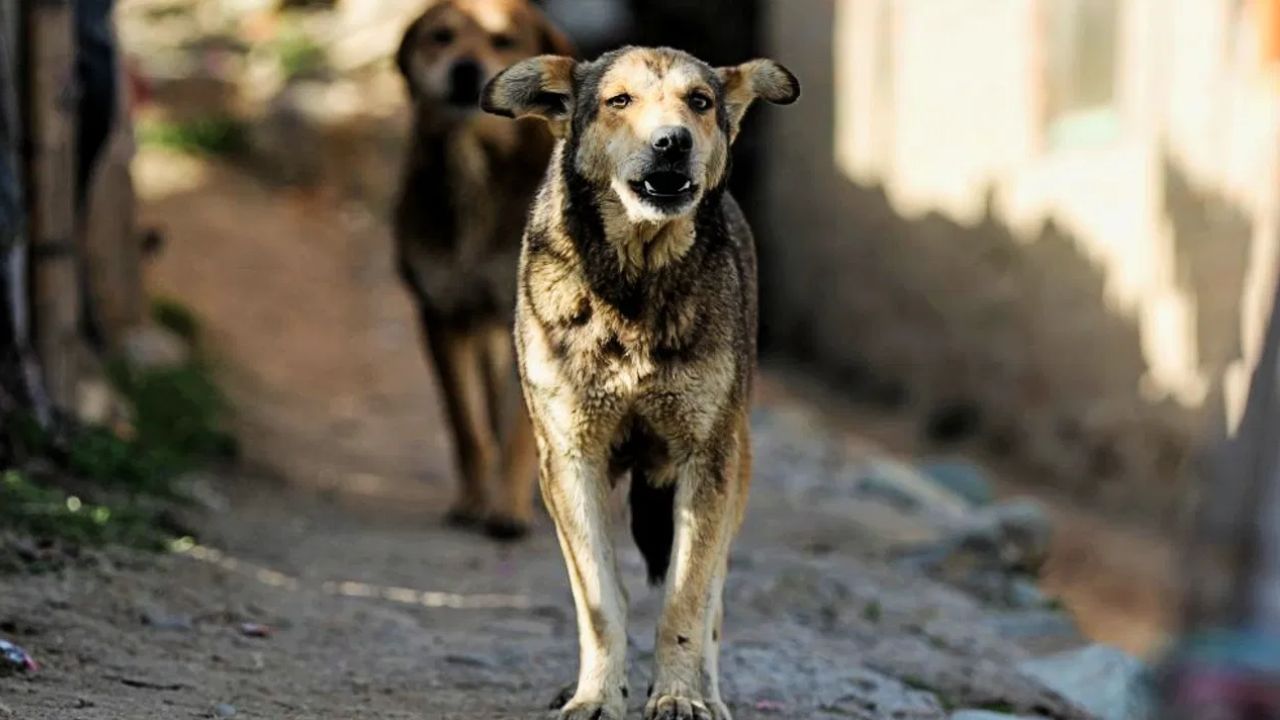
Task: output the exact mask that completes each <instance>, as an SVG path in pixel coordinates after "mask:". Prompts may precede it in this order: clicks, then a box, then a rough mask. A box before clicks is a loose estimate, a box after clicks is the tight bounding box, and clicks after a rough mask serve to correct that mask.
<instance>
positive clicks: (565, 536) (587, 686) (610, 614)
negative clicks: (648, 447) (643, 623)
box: [541, 447, 627, 720]
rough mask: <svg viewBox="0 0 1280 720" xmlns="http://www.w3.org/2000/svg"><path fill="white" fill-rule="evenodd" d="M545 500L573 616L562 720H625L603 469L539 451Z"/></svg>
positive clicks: (623, 603) (619, 598) (620, 600)
mask: <svg viewBox="0 0 1280 720" xmlns="http://www.w3.org/2000/svg"><path fill="white" fill-rule="evenodd" d="M542 450H543V453H542V458H541V459H542V463H543V465H542V473H541V480H542V497H543V499H544V500H545V501H546V503H547V509H548V510H550V511H551V516H552V517H553V518H554V519H555V524H556V534H557V535H558V536H559V538H560V547H561V549H562V550H563V551H564V559H565V565H566V566H567V567H568V570H569V583H570V585H571V586H572V588H573V600H574V605H575V606H576V609H577V617H578V648H579V655H578V661H579V667H578V685H577V689H576V690H575V692H574V694H573V697H572V698H571V699H570V700H569V701H568V703H567V704H566V705H565V706H564V708H563V709H561V711H560V718H561V720H622V719H623V717H624V715H625V714H626V707H627V705H626V698H627V686H626V683H627V674H626V659H627V631H626V619H627V618H626V616H627V599H626V592H625V591H624V589H623V587H622V582H621V580H620V579H619V577H618V568H617V563H616V560H615V558H614V549H613V542H612V539H611V537H610V531H609V524H610V523H609V503H608V497H609V481H608V478H607V477H606V474H607V473H606V470H605V468H604V467H602V465H603V463H595V462H591V461H590V460H586V459H583V458H572V457H568V456H567V454H566V453H564V452H562V450H561V449H560V448H555V447H549V448H542Z"/></svg>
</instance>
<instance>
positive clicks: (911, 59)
mask: <svg viewBox="0 0 1280 720" xmlns="http://www.w3.org/2000/svg"><path fill="white" fill-rule="evenodd" d="M1109 1H1110V0H1020V1H1019V2H1008V0H956V1H954V2H945V3H943V2H937V1H936V0H772V2H768V3H766V6H767V7H766V18H765V22H764V23H763V25H762V26H763V27H764V28H765V29H766V33H767V38H766V44H767V46H768V48H767V51H768V52H769V53H770V54H771V55H773V56H775V57H777V58H779V59H781V60H782V61H783V62H784V63H786V64H788V66H789V67H791V68H792V69H793V70H794V71H795V72H796V73H797V75H799V76H800V78H801V80H802V82H803V83H804V86H805V96H804V99H803V101H802V103H801V104H800V105H798V106H796V107H794V108H787V109H785V110H780V111H777V112H773V113H771V114H770V115H769V117H768V122H769V127H770V137H771V138H772V142H770V143H769V144H768V147H769V152H768V156H767V163H766V169H765V171H764V173H763V174H764V183H765V188H764V192H763V195H764V197H765V198H766V203H767V205H766V208H765V210H766V213H767V216H768V217H767V221H766V222H765V224H764V227H762V230H763V232H762V233H761V235H762V244H763V248H762V256H763V262H762V274H763V288H764V293H765V298H764V304H765V323H766V332H767V336H768V338H769V340H770V342H771V343H772V345H773V346H774V347H776V348H783V349H788V350H791V351H793V352H796V353H798V354H800V355H801V356H803V357H806V358H807V359H809V360H812V361H814V362H815V363H817V364H818V365H820V366H821V367H823V368H825V369H826V371H827V372H828V373H830V374H832V375H834V376H836V377H837V378H838V379H841V380H844V381H845V382H846V384H847V385H848V387H850V388H851V389H852V390H854V391H857V392H861V393H863V394H865V395H866V396H867V397H869V398H871V399H876V400H880V401H884V402H894V401H898V400H904V401H906V402H908V403H909V404H911V405H912V406H913V407H915V408H917V409H918V410H920V411H921V412H922V413H923V414H924V416H926V417H931V418H932V420H933V421H934V424H935V428H934V429H935V430H939V429H941V430H944V431H945V430H947V429H948V425H950V426H951V429H952V430H956V429H959V430H966V429H974V430H976V431H978V432H979V433H980V434H981V436H982V437H983V438H984V439H985V441H986V442H987V443H988V444H989V445H991V446H993V447H994V448H996V449H998V450H1000V451H1001V452H1006V453H1010V454H1013V455H1015V456H1017V457H1019V458H1021V459H1023V460H1026V461H1028V462H1030V463H1031V465H1032V467H1034V468H1036V469H1037V470H1038V471H1039V472H1040V473H1041V474H1042V476H1043V477H1044V478H1045V481H1046V482H1051V483H1053V484H1055V485H1057V486H1058V487H1062V488H1065V489H1068V490H1072V491H1076V492H1078V493H1080V494H1081V495H1087V496H1088V497H1091V498H1096V499H1098V500H1100V501H1101V502H1103V503H1104V504H1113V505H1124V506H1126V507H1130V506H1133V503H1134V501H1140V502H1141V504H1140V505H1139V506H1138V507H1141V508H1143V510H1144V512H1147V513H1148V514H1151V515H1154V516H1159V515H1165V514H1168V513H1170V512H1173V511H1174V509H1175V507H1174V506H1175V503H1174V502H1173V500H1174V498H1175V497H1176V496H1180V495H1181V494H1180V493H1178V494H1175V493H1173V492H1170V490H1172V489H1173V487H1171V486H1173V485H1176V484H1177V483H1180V482H1181V481H1180V480H1178V478H1179V477H1180V474H1179V473H1180V470H1181V469H1182V467H1183V464H1184V461H1185V459H1186V458H1187V457H1188V451H1189V448H1190V447H1191V443H1192V439H1193V437H1195V435H1196V434H1197V433H1199V432H1202V431H1204V430H1206V429H1208V428H1210V427H1214V426H1221V425H1222V424H1224V423H1226V422H1228V421H1229V418H1230V417H1232V416H1233V415H1234V414H1235V413H1236V412H1238V408H1239V406H1240V404H1241V402H1242V399H1243V381H1244V379H1245V378H1246V377H1247V372H1248V369H1249V368H1250V367H1251V362H1252V359H1253V358H1254V357H1255V356H1256V351H1257V345H1258V343H1259V340H1260V337H1261V326H1262V317H1261V315H1262V312H1263V308H1264V306H1265V304H1266V303H1267V301H1268V300H1269V299H1270V298H1269V296H1268V293H1269V291H1270V288H1271V287H1272V283H1273V282H1275V276H1276V268H1277V257H1278V253H1277V247H1276V246H1277V243H1276V238H1277V222H1276V221H1277V213H1276V205H1277V203H1276V200H1277V195H1278V191H1280V184H1278V183H1277V178H1276V169H1277V158H1278V157H1280V156H1278V155H1277V152H1276V150H1277V143H1276V140H1277V133H1276V128H1278V127H1280V125H1277V120H1278V119H1280V114H1278V113H1277V102H1276V99H1277V97H1278V93H1277V92H1276V89H1277V87H1280V85H1278V84H1277V77H1276V74H1275V71H1274V70H1273V69H1272V68H1270V67H1269V66H1268V65H1267V64H1265V63H1264V62H1263V60H1262V59H1261V54H1262V53H1261V50H1260V48H1259V40H1258V38H1259V36H1260V33H1259V25H1260V20H1259V14H1258V13H1259V10H1260V9H1261V5H1262V3H1261V2H1254V3H1244V4H1243V5H1242V6H1240V7H1237V6H1238V5H1240V4H1238V3H1236V2H1233V1H1232V0H1179V1H1176V2H1170V0H1114V2H1113V3H1112V5H1114V13H1115V15H1114V17H1115V22H1114V25H1109V26H1108V27H1113V28H1114V30H1113V32H1114V48H1115V50H1114V65H1113V71H1112V72H1114V76H1113V77H1109V78H1108V80H1109V81H1111V82H1110V85H1111V87H1112V93H1111V100H1110V102H1108V103H1103V104H1100V105H1098V106H1096V107H1095V106H1092V105H1091V106H1088V107H1084V108H1077V109H1076V110H1075V111H1074V112H1070V113H1063V112H1056V113H1055V112H1054V111H1053V108H1054V107H1056V105H1055V103H1056V102H1058V101H1057V98H1059V97H1060V96H1061V95H1062V83H1063V81H1062V79H1061V78H1062V77H1063V76H1064V73H1065V74H1066V76H1067V77H1071V75H1070V73H1079V72H1080V68H1081V67H1082V66H1083V64H1084V63H1086V62H1094V61H1096V60H1097V57H1098V56H1097V53H1098V52H1100V50H1099V48H1098V47H1095V45H1096V44H1097V43H1094V44H1093V45H1091V44H1089V43H1087V42H1086V43H1073V42H1071V41H1072V38H1075V37H1078V36H1076V35H1072V34H1071V33H1070V32H1067V31H1065V30H1064V25H1063V23H1064V22H1068V21H1069V19H1070V16H1069V10H1070V6H1071V5H1072V3H1083V4H1088V3H1092V4H1093V5H1094V6H1095V7H1101V8H1102V10H1103V12H1107V13H1110V12H1112V10H1111V8H1109V7H1108V6H1107V3H1108V2H1109ZM1064 8H1066V10H1064ZM1064 12H1068V15H1064V14H1063V13H1064ZM1064 18H1066V19H1065V20H1064ZM1095 29H1096V28H1095ZM1055 33H1056V35H1055ZM1096 34H1097V33H1096V32H1095V33H1094V35H1096ZM1080 37H1086V38H1090V37H1093V36H1091V35H1086V36H1080ZM1096 39H1097V38H1094V40H1096ZM1103 45H1105V43H1103ZM1064 47H1066V48H1068V49H1070V48H1076V50H1075V52H1077V53H1078V54H1077V55H1076V56H1072V55H1070V54H1069V53H1068V54H1067V55H1066V56H1065V57H1064V55H1063V54H1062V53H1063V52H1064V51H1063V50H1062V48H1064Z"/></svg>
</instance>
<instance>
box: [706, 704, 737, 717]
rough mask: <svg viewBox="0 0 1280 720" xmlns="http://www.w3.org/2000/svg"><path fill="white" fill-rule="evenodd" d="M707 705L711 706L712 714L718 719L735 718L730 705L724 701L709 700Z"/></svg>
mask: <svg viewBox="0 0 1280 720" xmlns="http://www.w3.org/2000/svg"><path fill="white" fill-rule="evenodd" d="M707 707H709V708H711V716H712V717H714V718H715V719H716V720H733V713H731V712H729V706H728V705H725V704H724V702H723V701H721V700H708V701H707Z"/></svg>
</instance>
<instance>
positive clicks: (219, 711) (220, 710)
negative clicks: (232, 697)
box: [213, 703, 236, 718]
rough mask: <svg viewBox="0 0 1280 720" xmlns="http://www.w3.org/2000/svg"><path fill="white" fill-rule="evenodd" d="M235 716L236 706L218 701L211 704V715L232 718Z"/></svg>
mask: <svg viewBox="0 0 1280 720" xmlns="http://www.w3.org/2000/svg"><path fill="white" fill-rule="evenodd" d="M235 716H236V706H235V705H232V704H230V703H218V704H217V705H214V706H213V717H215V718H233V717H235Z"/></svg>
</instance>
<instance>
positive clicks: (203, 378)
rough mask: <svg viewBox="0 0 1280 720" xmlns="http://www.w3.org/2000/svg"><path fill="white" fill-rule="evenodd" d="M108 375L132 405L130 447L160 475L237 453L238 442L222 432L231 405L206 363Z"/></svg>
mask: <svg viewBox="0 0 1280 720" xmlns="http://www.w3.org/2000/svg"><path fill="white" fill-rule="evenodd" d="M109 371H110V375H111V379H112V381H113V382H114V383H115V385H116V387H117V388H119V390H120V391H121V393H123V394H124V396H125V398H127V399H128V401H129V403H130V404H131V405H132V406H133V411H134V432H135V434H134V437H133V438H132V439H131V441H130V444H132V445H133V446H134V449H136V450H138V451H140V452H139V453H138V454H140V455H146V456H150V458H151V459H152V461H153V462H155V463H156V464H157V467H155V468H154V469H155V470H157V471H159V472H160V473H161V474H164V473H166V472H167V473H168V474H170V475H172V474H176V473H178V472H181V471H183V470H187V469H190V468H191V467H193V466H196V465H200V464H202V463H204V462H207V461H209V460H211V459H214V458H217V457H223V456H226V455H229V454H233V453H234V442H233V440H232V438H231V436H230V435H228V434H227V432H226V431H225V430H224V429H223V427H224V423H225V420H226V417H227V414H228V411H229V405H228V403H227V399H226V397H225V396H224V395H223V394H222V391H221V390H220V389H219V388H218V386H217V384H215V383H214V381H213V374H212V371H211V369H210V368H209V366H208V363H207V362H205V361H203V360H201V359H199V358H198V357H197V358H196V359H194V360H192V361H190V362H188V363H187V364H185V365H182V366H179V367H175V368H163V369H155V370H138V369H135V368H130V367H128V366H126V365H124V364H123V363H113V364H112V365H111V366H110V368H109ZM103 450H108V451H109V450H110V448H107V447H103ZM107 459H108V460H109V459H110V453H109V452H108V454H107ZM166 466H167V467H166Z"/></svg>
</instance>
